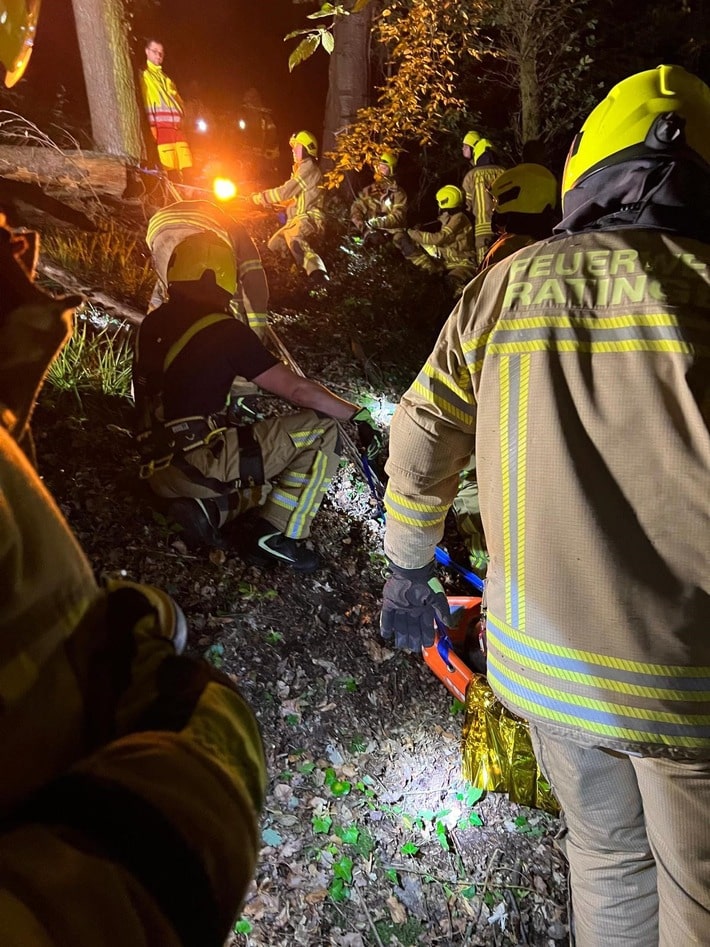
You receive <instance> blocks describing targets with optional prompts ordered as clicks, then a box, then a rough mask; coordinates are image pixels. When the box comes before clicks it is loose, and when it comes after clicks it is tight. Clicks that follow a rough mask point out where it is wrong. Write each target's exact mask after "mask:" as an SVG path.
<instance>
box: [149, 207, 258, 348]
mask: <svg viewBox="0 0 710 947" xmlns="http://www.w3.org/2000/svg"><path fill="white" fill-rule="evenodd" d="M200 233H213V234H216V236H218V237H219V238H220V239H222V240H224V242H225V243H227V244H228V245H229V246H231V247H232V248H233V249H234V256H235V261H236V265H237V281H238V285H237V292H236V293H235V298H236V299H237V301H238V302H240V303H241V304H242V306H243V308H244V311H245V313H246V315H247V318H248V321H249V325H250V326H251V328H252V329H254V331H255V332H256V333H257V334H261V333H262V332H263V331H264V330H265V328H266V324H267V316H268V308H269V286H268V283H267V281H266V273H265V272H264V267H263V266H262V263H261V257H260V256H259V251H258V250H257V248H256V245H255V244H254V241H253V240H252V239H251V237H250V236H249V234H248V233H247V231H246V229H245V228H244V227H243V226H242V224H240V223H238V222H237V221H236V220H235V219H234V218H233V217H230V216H229V214H227V213H225V212H224V211H223V210H222V209H221V208H219V207H217V206H216V205H215V204H211V203H210V202H209V201H177V202H176V203H174V204H169V205H168V206H167V207H164V208H163V209H162V210H159V211H158V212H157V213H156V214H154V215H153V216H152V217H151V218H150V220H149V221H148V229H147V232H146V243H147V244H148V247H149V249H150V251H151V253H152V255H153V265H154V267H155V272H156V275H157V277H158V280H159V281H160V284H161V295H162V296H163V298H167V288H168V277H167V271H168V263H169V262H170V257H171V256H172V254H173V251H174V250H175V248H176V247H177V245H178V244H179V243H181V242H182V241H183V240H185V239H186V238H187V237H191V236H194V235H196V234H200Z"/></svg>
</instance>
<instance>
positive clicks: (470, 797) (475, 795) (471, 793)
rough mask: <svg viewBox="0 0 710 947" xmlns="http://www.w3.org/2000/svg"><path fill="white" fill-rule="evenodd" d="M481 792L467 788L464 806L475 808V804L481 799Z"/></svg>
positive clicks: (474, 788)
mask: <svg viewBox="0 0 710 947" xmlns="http://www.w3.org/2000/svg"><path fill="white" fill-rule="evenodd" d="M482 796H483V790H482V789H477V788H476V787H475V786H469V787H468V789H467V790H466V805H467V806H475V805H476V803H477V802H478V801H479V800H480V799H481V798H482Z"/></svg>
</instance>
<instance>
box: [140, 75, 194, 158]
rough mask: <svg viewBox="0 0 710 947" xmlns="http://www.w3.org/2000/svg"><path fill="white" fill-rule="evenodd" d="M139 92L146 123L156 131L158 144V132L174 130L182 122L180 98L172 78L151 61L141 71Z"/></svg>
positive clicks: (182, 112) (182, 111) (182, 109)
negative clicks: (141, 95)
mask: <svg viewBox="0 0 710 947" xmlns="http://www.w3.org/2000/svg"><path fill="white" fill-rule="evenodd" d="M141 92H142V94H143V104H144V106H145V111H146V115H147V116H148V124H149V125H150V127H151V129H152V130H153V131H154V132H157V133H158V134H157V135H156V140H157V141H158V144H160V132H162V131H165V130H172V131H175V130H177V129H179V128H180V125H181V124H182V118H183V115H184V113H185V108H184V106H183V102H182V99H181V98H180V95H179V94H178V90H177V87H176V85H175V83H174V82H173V80H172V79H171V78H170V77H169V76H166V74H165V73H164V72H163V67H162V66H156V65H155V64H154V63H152V62H148V63H146V67H145V69H143V71H142V72H141ZM171 140H173V141H174V138H173V139H171Z"/></svg>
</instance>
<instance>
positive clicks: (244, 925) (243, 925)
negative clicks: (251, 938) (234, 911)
mask: <svg viewBox="0 0 710 947" xmlns="http://www.w3.org/2000/svg"><path fill="white" fill-rule="evenodd" d="M233 930H234V933H235V934H251V932H252V931H253V930H254V927H253V925H252V923H251V921H249V920H247V918H245V917H240V918H239V920H238V921H236V923H235V925H234V928H233Z"/></svg>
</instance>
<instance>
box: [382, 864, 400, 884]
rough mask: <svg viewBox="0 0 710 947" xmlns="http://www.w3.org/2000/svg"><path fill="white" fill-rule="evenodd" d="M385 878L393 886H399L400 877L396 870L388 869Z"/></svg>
mask: <svg viewBox="0 0 710 947" xmlns="http://www.w3.org/2000/svg"><path fill="white" fill-rule="evenodd" d="M385 877H386V878H387V880H388V881H389V882H390V883H391V884H393V885H398V884H399V875H398V874H397V872H396V871H395V869H394V868H388V869H387V870H386V871H385Z"/></svg>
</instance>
